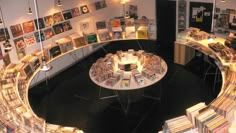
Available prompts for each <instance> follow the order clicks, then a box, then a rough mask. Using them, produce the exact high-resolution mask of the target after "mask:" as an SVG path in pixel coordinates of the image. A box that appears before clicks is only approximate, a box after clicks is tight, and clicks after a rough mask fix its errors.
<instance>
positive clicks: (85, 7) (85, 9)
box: [80, 5, 90, 14]
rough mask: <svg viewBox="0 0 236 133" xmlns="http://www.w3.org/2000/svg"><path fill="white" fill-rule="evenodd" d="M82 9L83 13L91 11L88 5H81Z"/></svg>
mask: <svg viewBox="0 0 236 133" xmlns="http://www.w3.org/2000/svg"><path fill="white" fill-rule="evenodd" d="M80 11H81V13H82V14H87V13H89V12H90V11H89V8H88V6H87V5H83V6H80Z"/></svg>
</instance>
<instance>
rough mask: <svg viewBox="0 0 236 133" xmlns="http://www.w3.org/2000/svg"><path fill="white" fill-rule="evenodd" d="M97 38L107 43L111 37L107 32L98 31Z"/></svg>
mask: <svg viewBox="0 0 236 133" xmlns="http://www.w3.org/2000/svg"><path fill="white" fill-rule="evenodd" d="M98 37H99V40H100V41H108V40H111V39H112V38H111V35H110V32H109V31H108V30H100V31H98Z"/></svg>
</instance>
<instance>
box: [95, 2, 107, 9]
mask: <svg viewBox="0 0 236 133" xmlns="http://www.w3.org/2000/svg"><path fill="white" fill-rule="evenodd" d="M94 5H95V9H96V10H100V9H103V8H106V7H107V4H106V1H105V0H102V1H98V2H95V3H94Z"/></svg>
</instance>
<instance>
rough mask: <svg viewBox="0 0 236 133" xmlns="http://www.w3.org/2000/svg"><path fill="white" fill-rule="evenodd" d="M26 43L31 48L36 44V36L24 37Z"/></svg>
mask: <svg viewBox="0 0 236 133" xmlns="http://www.w3.org/2000/svg"><path fill="white" fill-rule="evenodd" d="M24 41H25V43H26V45H27V46H31V45H32V44H34V43H35V37H34V34H31V35H27V36H24Z"/></svg>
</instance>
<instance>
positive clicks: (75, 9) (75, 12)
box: [71, 7, 80, 18]
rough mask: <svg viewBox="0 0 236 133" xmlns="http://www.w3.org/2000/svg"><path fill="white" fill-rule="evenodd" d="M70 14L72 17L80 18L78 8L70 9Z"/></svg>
mask: <svg viewBox="0 0 236 133" xmlns="http://www.w3.org/2000/svg"><path fill="white" fill-rule="evenodd" d="M71 13H72V17H73V18H74V17H77V16H80V11H79V8H78V7H76V8H72V9H71Z"/></svg>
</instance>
